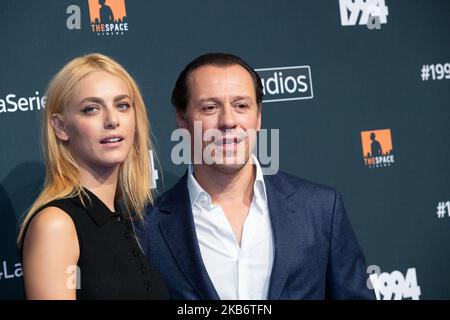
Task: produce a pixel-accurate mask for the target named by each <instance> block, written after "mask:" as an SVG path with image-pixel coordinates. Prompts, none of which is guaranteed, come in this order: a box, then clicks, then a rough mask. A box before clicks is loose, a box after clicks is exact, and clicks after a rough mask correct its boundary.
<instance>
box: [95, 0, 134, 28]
mask: <svg viewBox="0 0 450 320" xmlns="http://www.w3.org/2000/svg"><path fill="white" fill-rule="evenodd" d="M89 16H90V26H91V27H90V29H91V31H92V32H94V33H96V34H97V35H98V36H119V35H123V34H125V33H126V32H127V31H128V20H127V13H126V9H125V0H89Z"/></svg>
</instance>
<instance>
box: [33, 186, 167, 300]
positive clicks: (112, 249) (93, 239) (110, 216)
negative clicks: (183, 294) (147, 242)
mask: <svg viewBox="0 0 450 320" xmlns="http://www.w3.org/2000/svg"><path fill="white" fill-rule="evenodd" d="M84 190H85V191H86V193H87V194H88V195H89V198H90V200H91V201H89V199H84V198H83V201H84V204H85V205H86V207H85V206H84V205H83V203H82V202H81V200H80V199H79V197H72V198H66V199H59V200H55V201H52V202H49V203H47V204H46V205H45V206H43V207H42V208H41V209H40V210H42V209H44V208H47V207H57V208H60V209H61V210H63V211H64V212H66V213H67V214H68V215H69V216H70V217H71V218H72V220H73V222H74V224H75V228H76V231H77V236H78V243H79V247H80V257H79V259H78V267H79V269H78V270H79V272H80V273H79V280H78V284H80V288H77V290H76V295H77V299H81V300H82V299H168V298H169V295H168V291H167V288H166V286H165V284H164V283H163V280H162V278H161V276H160V275H159V273H158V272H157V271H156V270H155V269H154V268H153V267H152V266H151V265H150V264H149V262H148V260H147V258H146V257H145V256H144V255H143V253H142V251H141V249H140V247H139V245H138V243H137V241H136V238H135V236H134V231H133V227H132V224H131V221H130V219H129V218H127V217H124V216H123V215H121V214H120V213H113V212H111V211H110V210H109V209H108V207H107V206H106V205H105V204H104V203H103V202H102V201H101V200H100V199H99V198H97V196H96V195H95V194H93V193H92V192H90V191H89V190H87V189H84ZM40 210H39V211H40ZM116 210H118V206H117V204H116ZM80 280H81V281H80Z"/></svg>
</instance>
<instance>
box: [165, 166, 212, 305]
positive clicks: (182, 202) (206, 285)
mask: <svg viewBox="0 0 450 320" xmlns="http://www.w3.org/2000/svg"><path fill="white" fill-rule="evenodd" d="M159 208H160V210H161V211H162V212H166V213H168V214H167V215H166V217H165V219H164V220H162V221H161V222H160V225H159V227H160V230H161V233H162V234H163V236H164V239H165V241H166V242H167V244H168V246H169V248H170V250H171V251H172V254H173V256H174V257H175V260H176V261H177V263H178V265H179V266H180V268H181V270H183V273H184V275H185V276H186V278H187V279H188V281H189V283H190V284H191V286H192V287H193V288H195V290H196V291H197V293H198V294H199V295H200V297H201V299H205V300H218V299H220V298H219V295H218V294H217V292H216V290H215V289H214V286H213V284H212V282H211V279H210V278H209V276H208V273H207V271H206V268H205V266H204V264H203V261H202V258H201V253H200V248H199V246H198V241H197V235H196V232H195V226H194V219H193V217H192V210H191V203H190V200H189V191H188V189H187V175H186V174H185V175H184V176H183V177H182V178H181V179H180V181H179V182H178V183H177V184H176V185H175V187H174V188H173V190H172V192H170V193H169V194H168V195H167V197H165V198H164V199H163V200H162V202H161V203H160V204H159Z"/></svg>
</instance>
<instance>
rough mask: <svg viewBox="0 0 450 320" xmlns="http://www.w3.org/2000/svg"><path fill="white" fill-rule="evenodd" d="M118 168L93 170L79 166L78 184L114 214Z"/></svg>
mask: <svg viewBox="0 0 450 320" xmlns="http://www.w3.org/2000/svg"><path fill="white" fill-rule="evenodd" d="M118 175H119V166H115V167H106V168H105V167H103V168H95V169H93V168H92V167H88V166H83V165H81V166H80V183H81V185H82V186H83V187H85V188H87V189H89V191H91V192H93V193H94V194H95V195H96V196H97V197H98V198H99V199H100V200H101V201H102V202H103V203H104V204H105V205H106V206H107V207H108V209H109V210H110V211H112V212H115V211H116V208H115V206H114V200H115V197H116V190H117V181H118Z"/></svg>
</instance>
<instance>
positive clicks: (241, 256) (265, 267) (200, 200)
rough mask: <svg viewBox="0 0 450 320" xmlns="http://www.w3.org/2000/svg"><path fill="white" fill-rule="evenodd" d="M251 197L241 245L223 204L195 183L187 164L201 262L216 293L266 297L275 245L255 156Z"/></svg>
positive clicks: (240, 297) (225, 296) (232, 297)
mask: <svg viewBox="0 0 450 320" xmlns="http://www.w3.org/2000/svg"><path fill="white" fill-rule="evenodd" d="M252 160H253V164H254V165H255V166H256V179H255V183H254V185H253V199H252V203H251V205H250V210H249V213H248V216H247V218H246V219H245V222H244V226H243V230H242V238H241V246H239V244H238V242H237V241H236V237H235V236H234V233H233V230H232V228H231V225H230V223H229V222H228V220H227V218H226V216H225V214H224V212H223V210H222V208H221V207H220V206H219V205H215V204H212V202H211V197H210V195H209V194H208V193H207V192H206V191H205V190H204V189H203V188H202V187H201V186H200V185H199V184H198V182H197V180H195V177H194V175H193V166H192V165H191V166H189V171H188V180H187V184H188V189H189V197H190V200H191V205H192V213H193V216H194V223H195V230H196V233H197V238H198V241H199V246H200V252H201V256H202V259H203V263H204V265H205V267H206V270H207V271H208V275H209V278H210V279H211V281H212V283H213V285H214V288H215V289H216V291H217V293H218V295H219V297H220V298H221V299H226V300H263V299H267V294H268V291H269V280H270V274H271V271H272V265H273V256H274V247H273V235H272V228H271V224H270V217H269V208H268V206H267V195H266V187H265V184H264V179H263V175H262V171H261V167H260V165H259V162H258V160H257V159H256V157H254V156H253V158H252Z"/></svg>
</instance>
